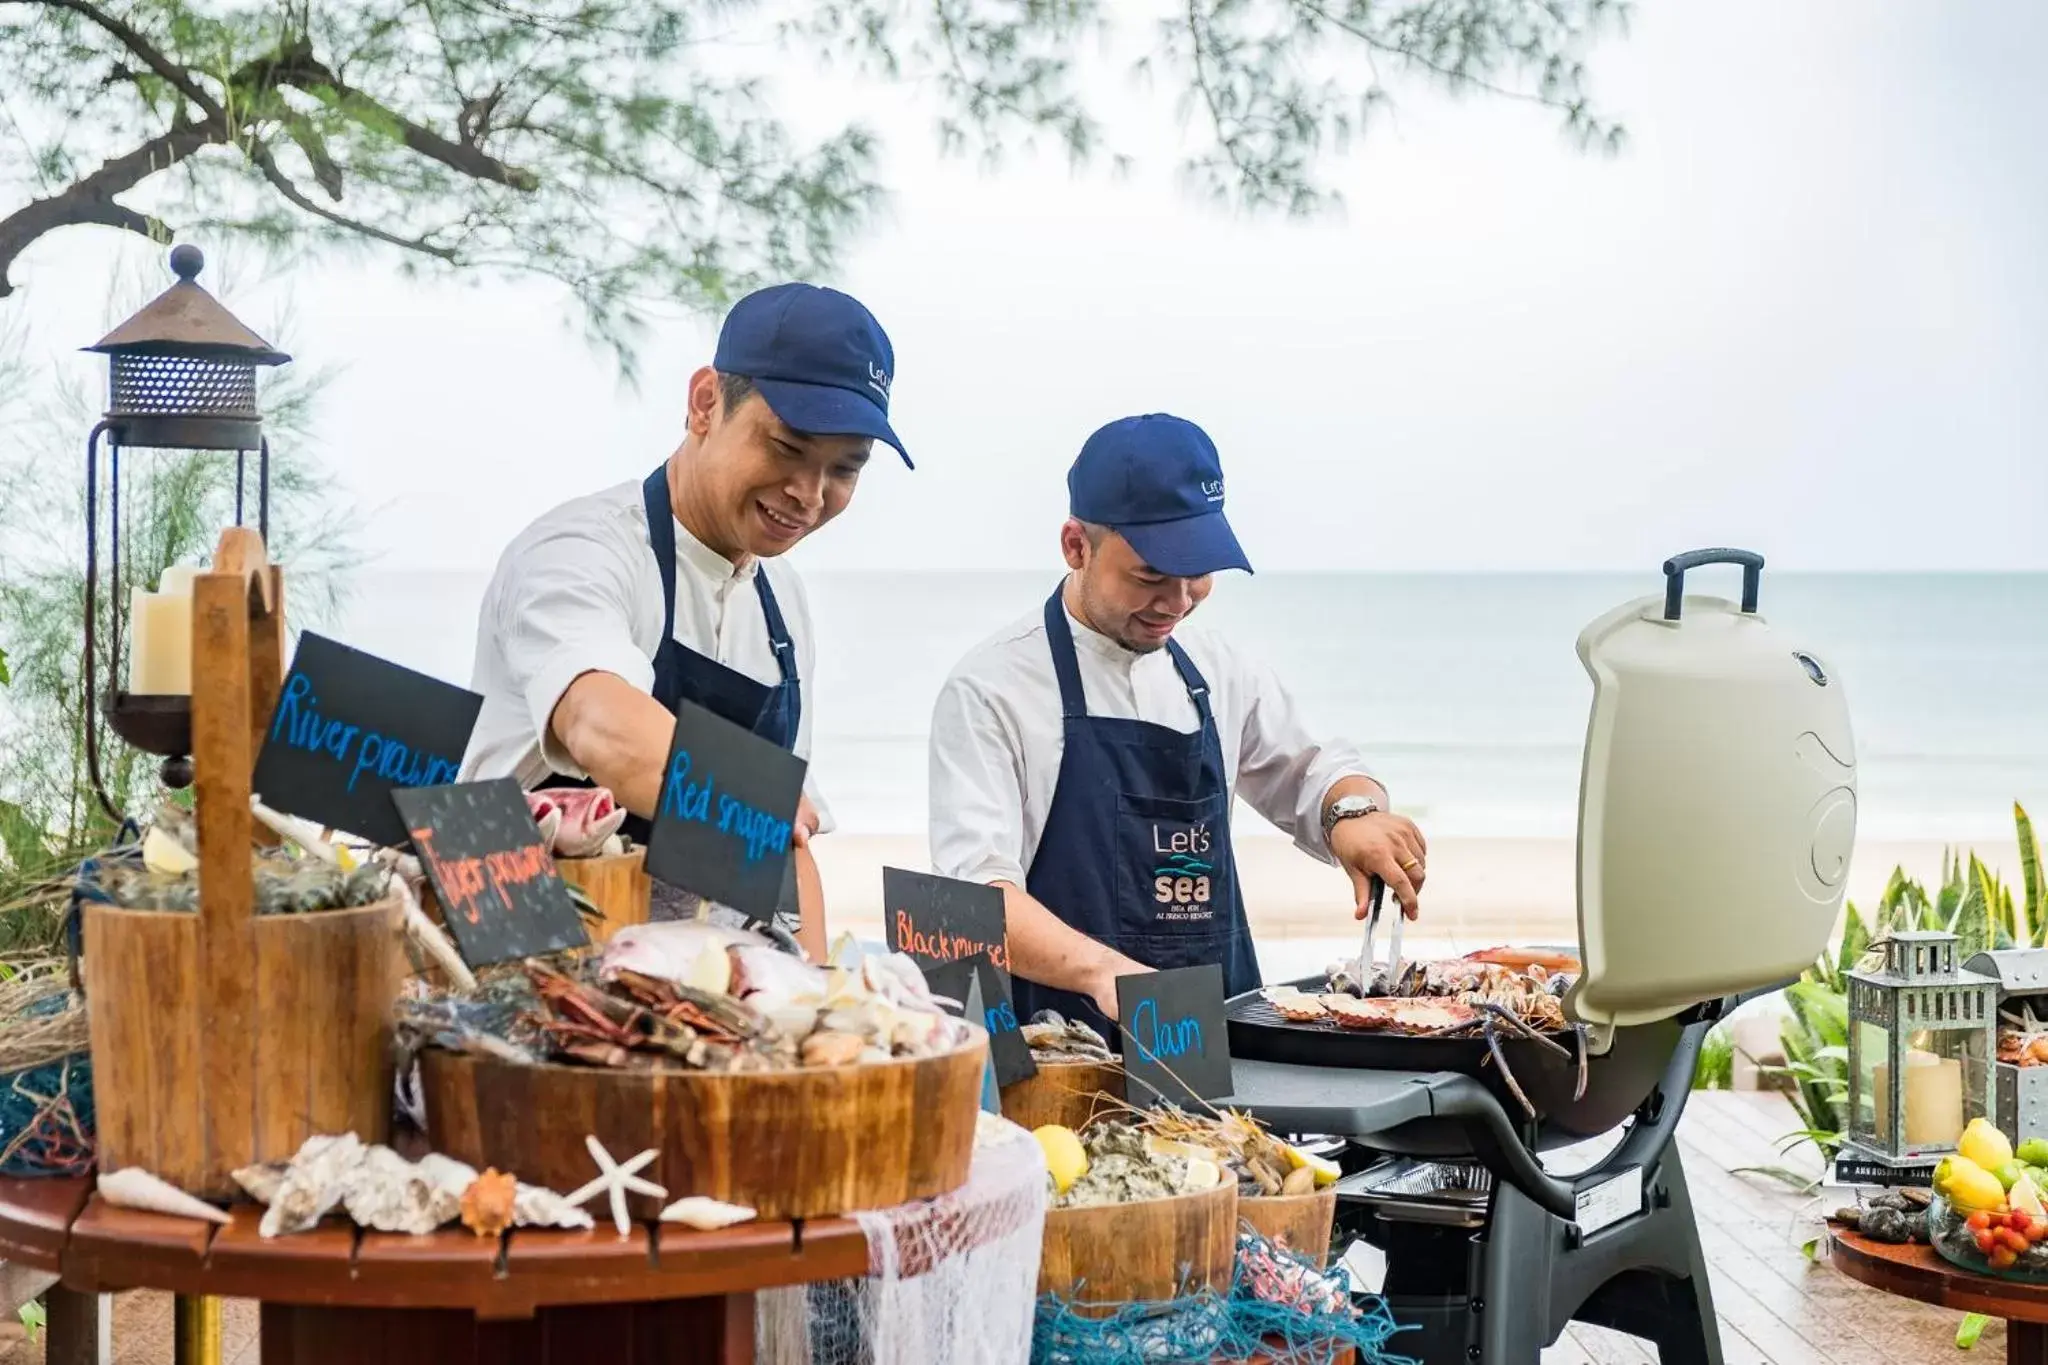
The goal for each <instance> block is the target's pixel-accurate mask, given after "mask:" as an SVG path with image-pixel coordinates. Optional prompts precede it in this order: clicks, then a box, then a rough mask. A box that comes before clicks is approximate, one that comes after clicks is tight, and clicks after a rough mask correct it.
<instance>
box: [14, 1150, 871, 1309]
mask: <svg viewBox="0 0 2048 1365" xmlns="http://www.w3.org/2000/svg"><path fill="white" fill-rule="evenodd" d="M228 1212H229V1214H230V1216H231V1217H232V1219H233V1221H232V1222H230V1223H227V1224H224V1225H222V1224H214V1223H206V1222H201V1221H199V1220H197V1219H191V1218H173V1217H169V1216H167V1215H164V1214H156V1213H142V1212H138V1211H136V1210H134V1209H123V1208H117V1207H115V1206H114V1205H111V1204H109V1203H107V1202H106V1201H104V1200H102V1199H101V1198H100V1197H99V1196H98V1195H97V1194H94V1193H93V1192H92V1181H91V1180H90V1179H86V1178H79V1179H72V1180H0V1260H9V1261H18V1262H20V1263H22V1264H24V1265H27V1266H30V1267H32V1268H36V1269H40V1270H46V1271H51V1272H54V1273H58V1274H61V1275H62V1276H63V1277H64V1283H65V1284H66V1285H67V1286H68V1287H70V1288H72V1289H76V1290H82V1291H86V1292H95V1293H97V1292H108V1291H113V1290H119V1289H166V1290H170V1291H172V1292H173V1293H178V1294H212V1295H218V1296H221V1297H224V1298H244V1299H260V1300H266V1301H269V1302H273V1303H290V1304H319V1305H330V1306H337V1307H378V1308H463V1309H468V1310H470V1311H472V1312H474V1313H476V1315H477V1316H478V1317H481V1318H521V1317H529V1316H531V1315H532V1314H533V1312H534V1310H535V1309H537V1308H543V1307H553V1306H556V1305H562V1304H603V1303H638V1302H648V1301H653V1300H659V1299H681V1298H696V1297H702V1296H708V1295H720V1294H735V1293H745V1292H749V1291H752V1290H756V1289H768V1288H773V1287H776V1286H779V1285H789V1284H806V1283H809V1282H811V1281H813V1280H828V1279H841V1278H845V1277H848V1276H858V1275H865V1274H866V1273H867V1268H868V1247H867V1239H866V1238H865V1237H864V1236H863V1235H862V1233H861V1230H860V1226H859V1225H858V1224H857V1223H855V1222H853V1221H852V1220H850V1219H846V1218H826V1219H810V1220H806V1221H800V1222H792V1223H742V1224H740V1225H739V1226H738V1227H732V1228H726V1229H723V1230H722V1231H718V1232H698V1231H694V1230H692V1229H688V1228H684V1227H680V1226H678V1225H676V1224H671V1223H655V1224H645V1223H639V1224H635V1225H634V1226H633V1228H632V1230H631V1232H629V1233H628V1234H627V1235H626V1236H624V1237H620V1236H619V1234H618V1230H617V1229H616V1228H615V1227H614V1226H613V1225H612V1224H611V1223H610V1221H609V1220H607V1219H600V1220H599V1224H598V1226H597V1228H595V1229H594V1230H591V1231H587V1232H579V1231H567V1232H565V1231H556V1230H537V1229H531V1228H516V1229H513V1230H511V1231H509V1232H506V1233H505V1234H503V1235H502V1236H498V1237H478V1236H476V1235H475V1234H474V1233H472V1232H470V1231H469V1230H468V1229H467V1228H463V1227H460V1226H456V1227H454V1228H452V1229H443V1230H442V1231H440V1232H435V1233H429V1234H428V1235H426V1236H424V1237H411V1236H407V1235H405V1234H403V1233H385V1232H364V1231H361V1230H359V1229H357V1228H356V1227H354V1226H353V1225H351V1224H350V1223H348V1222H347V1221H346V1220H344V1219H338V1218H335V1219H329V1220H327V1221H325V1222H323V1223H321V1224H320V1226H318V1227H316V1228H312V1229H309V1230H307V1231H305V1232H298V1233H293V1234H291V1235H289V1236H284V1237H274V1238H265V1237H263V1236H261V1235H260V1234H259V1233H258V1232H257V1224H258V1222H259V1221H260V1219H261V1218H262V1214H263V1211H262V1209H260V1208H258V1207H256V1206H255V1205H253V1204H238V1205H236V1206H234V1207H233V1208H231V1209H229V1210H228Z"/></svg>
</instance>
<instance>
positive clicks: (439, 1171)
mask: <svg viewBox="0 0 2048 1365" xmlns="http://www.w3.org/2000/svg"><path fill="white" fill-rule="evenodd" d="M414 1164H415V1165H416V1166H418V1168H419V1172H420V1174H421V1175H422V1176H425V1177H426V1178H427V1180H429V1181H430V1182H432V1183H433V1184H434V1185H435V1186H436V1187H437V1188H440V1189H443V1190H446V1191H448V1192H449V1193H450V1194H452V1195H454V1196H455V1197H456V1198H458V1199H459V1198H461V1197H462V1194H463V1192H464V1191H466V1190H467V1189H468V1188H469V1187H470V1186H471V1185H472V1184H474V1183H475V1182H476V1176H477V1172H476V1167H474V1166H470V1165H467V1164H465V1163H463V1162H460V1161H457V1160H456V1159H455V1158H454V1157H452V1156H443V1155H441V1154H440V1153H439V1152H428V1153H427V1154H426V1155H425V1156H423V1157H421V1158H420V1159H419V1160H418V1161H417V1162H415V1163H414Z"/></svg>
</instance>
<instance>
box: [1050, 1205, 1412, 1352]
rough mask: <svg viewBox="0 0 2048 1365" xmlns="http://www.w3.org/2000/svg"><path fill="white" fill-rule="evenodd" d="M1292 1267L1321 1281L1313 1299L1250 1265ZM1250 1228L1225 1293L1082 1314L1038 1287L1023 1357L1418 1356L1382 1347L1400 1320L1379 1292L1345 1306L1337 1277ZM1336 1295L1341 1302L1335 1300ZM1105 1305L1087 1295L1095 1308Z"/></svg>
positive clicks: (1398, 1329)
mask: <svg viewBox="0 0 2048 1365" xmlns="http://www.w3.org/2000/svg"><path fill="white" fill-rule="evenodd" d="M1276 1265H1278V1266H1294V1267H1298V1268H1299V1270H1300V1271H1301V1272H1302V1274H1303V1276H1304V1277H1305V1278H1306V1279H1307V1280H1308V1281H1309V1282H1312V1283H1316V1284H1319V1285H1321V1286H1323V1287H1324V1288H1325V1289H1326V1290H1327V1291H1328V1293H1327V1295H1326V1296H1325V1297H1324V1303H1325V1305H1328V1306H1323V1307H1317V1306H1309V1305H1306V1304H1301V1303H1300V1302H1299V1300H1301V1299H1302V1298H1304V1297H1316V1296H1291V1297H1293V1298H1295V1299H1296V1300H1297V1302H1293V1303H1290V1302H1278V1301H1275V1300H1274V1299H1271V1298H1266V1297H1261V1293H1260V1291H1261V1290H1262V1289H1264V1290H1267V1291H1268V1292H1270V1285H1271V1282H1272V1276H1271V1275H1270V1274H1262V1273H1260V1269H1259V1267H1261V1266H1264V1267H1268V1268H1270V1267H1273V1266H1276ZM1340 1274H1341V1272H1331V1273H1326V1272H1323V1271H1320V1270H1318V1269H1317V1268H1316V1267H1315V1265H1314V1264H1313V1263H1312V1262H1310V1261H1308V1260H1306V1259H1304V1258H1302V1257H1299V1256H1295V1255H1292V1254H1291V1253H1289V1252H1287V1251H1285V1250H1283V1249H1281V1248H1279V1247H1276V1246H1274V1245H1273V1244H1272V1243H1270V1242H1268V1241H1266V1239H1265V1238H1263V1237H1260V1236H1259V1235H1258V1234H1257V1233H1254V1232H1250V1231H1248V1230H1247V1231H1245V1232H1243V1233H1242V1234H1241V1235H1240V1237H1239V1239H1238V1255H1237V1267H1236V1271H1235V1273H1234V1275H1233V1277H1232V1281H1231V1286H1230V1293H1229V1294H1228V1295H1220V1294H1217V1293H1215V1292H1214V1291H1212V1290H1203V1291H1201V1292H1200V1293H1196V1294H1190V1295H1187V1296H1185V1297H1182V1298H1178V1299H1173V1300H1171V1301H1168V1302H1163V1303H1127V1304H1120V1305H1116V1306H1115V1311H1114V1312H1112V1313H1110V1314H1108V1316H1105V1317H1094V1316H1084V1315H1083V1314H1081V1313H1080V1312H1077V1311H1076V1309H1075V1306H1074V1304H1073V1303H1072V1302H1071V1301H1069V1300H1068V1299H1066V1298H1064V1297H1062V1296H1060V1295H1055V1294H1044V1295H1041V1296H1040V1297H1039V1300H1038V1317H1037V1322H1036V1326H1035V1328H1034V1330H1033V1332H1032V1337H1031V1365H1200V1363H1205V1362H1208V1361H1212V1360H1215V1359H1217V1358H1219V1357H1220V1358H1223V1359H1229V1360H1249V1359H1252V1358H1254V1357H1264V1358H1265V1359H1268V1360H1271V1361H1273V1362H1275V1365H1328V1362H1330V1361H1332V1360H1338V1359H1342V1358H1343V1353H1344V1352H1345V1351H1346V1350H1355V1351H1356V1352H1357V1353H1358V1354H1357V1357H1356V1359H1357V1361H1358V1365H1417V1362H1416V1361H1414V1360H1412V1359H1411V1358H1409V1357H1407V1356H1401V1355H1394V1354H1390V1353H1389V1351H1388V1343H1389V1342H1390V1341H1391V1340H1392V1339H1393V1337H1394V1336H1395V1335H1396V1334H1397V1333H1399V1332H1402V1331H1406V1330H1408V1329H1406V1328H1403V1327H1401V1326H1400V1325H1399V1324H1397V1323H1396V1322H1395V1321H1394V1317H1393V1314H1391V1313H1389V1312H1388V1311H1387V1307H1386V1305H1385V1304H1384V1303H1383V1302H1381V1301H1380V1300H1378V1299H1376V1298H1375V1299H1368V1300H1367V1301H1366V1303H1365V1306H1363V1307H1356V1306H1353V1305H1352V1303H1351V1299H1350V1295H1349V1293H1348V1291H1347V1290H1345V1289H1343V1288H1341V1285H1342V1281H1341V1279H1339V1278H1337V1276H1338V1275H1340ZM1338 1305H1341V1306H1338ZM1104 1306H1105V1305H1091V1306H1090V1308H1091V1311H1093V1312H1100V1311H1102V1308H1103V1307H1104Z"/></svg>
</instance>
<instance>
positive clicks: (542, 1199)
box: [512, 1185, 596, 1228]
mask: <svg viewBox="0 0 2048 1365" xmlns="http://www.w3.org/2000/svg"><path fill="white" fill-rule="evenodd" d="M512 1223H513V1226H515V1227H522V1228H588V1227H595V1226H596V1222H595V1221H594V1220H593V1219H592V1218H591V1216H590V1215H589V1213H587V1212H585V1211H584V1210H582V1209H579V1208H577V1207H576V1206H575V1205H574V1204H571V1203H570V1202H569V1201H568V1200H566V1199H564V1198H562V1196H561V1195H559V1194H556V1193H555V1192H554V1191H553V1190H550V1189H544V1188H543V1187H541V1186H539V1185H521V1186H520V1187H519V1191H518V1193H517V1194H515V1195H514V1196H513V1197H512Z"/></svg>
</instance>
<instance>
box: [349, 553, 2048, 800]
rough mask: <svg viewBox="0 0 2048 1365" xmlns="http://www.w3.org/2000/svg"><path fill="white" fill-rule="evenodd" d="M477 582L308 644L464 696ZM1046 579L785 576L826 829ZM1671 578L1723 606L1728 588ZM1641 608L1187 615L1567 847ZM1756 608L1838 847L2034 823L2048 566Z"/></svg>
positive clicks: (1581, 585)
mask: <svg viewBox="0 0 2048 1365" xmlns="http://www.w3.org/2000/svg"><path fill="white" fill-rule="evenodd" d="M1722 577H1726V578H1727V579H1728V580H1729V581H1728V582H1727V583H1725V584H1724V583H1722V582H1721V581H1720V579H1721V578H1722ZM487 578H488V574H487V573H485V572H481V571H479V572H476V573H452V572H430V573H417V574H413V573H396V572H392V571H389V570H379V569H374V568H373V569H366V570H363V571H360V572H359V573H358V574H357V575H356V576H355V578H354V579H353V583H352V589H353V598H352V601H351V603H350V606H349V608H348V610H347V612H346V615H345V616H344V618H343V619H342V620H340V621H339V622H336V623H332V625H331V627H330V628H331V629H332V631H333V633H335V634H336V635H338V636H339V638H341V639H343V640H346V641H347V642H349V643H351V644H354V645H356V646H358V647H360V648H363V649H367V650H370V651H372V652H374V653H377V654H381V655H383V656H385V657H386V658H389V659H392V660H394V661H395V662H398V663H402V664H405V665H407V666H408V667H411V668H416V669H419V670H421V671H422V672H426V673H430V674H433V675H435V676H437V677H441V678H445V679H447V680H449V681H451V682H456V683H462V684H467V682H468V680H469V671H470V663H471V658H472V655H473V652H474V649H475V636H476V607H477V603H478V601H479V600H480V599H481V597H482V594H483V589H484V585H485V583H486V581H487ZM1057 579H1058V574H1057V571H1056V570H1055V571H1048V572H1046V573H1015V572H987V573H975V572H943V573H940V572H934V573H924V574H906V573H844V572H842V573H827V572H816V573H809V574H806V577H805V582H806V585H807V586H808V588H809V591H810V595H811V605H812V611H813V614H814V615H815V616H816V618H817V623H818V635H819V640H818V653H819V678H818V686H817V688H816V693H817V695H816V696H806V697H805V699H804V703H805V706H806V707H814V708H815V714H816V719H815V721H814V725H815V727H816V740H815V752H814V754H813V762H814V763H815V765H816V767H817V769H818V775H819V778H820V781H821V782H822V783H823V784H824V785H825V791H826V794H827V797H828V799H829V800H830V801H831V803H832V805H833V808H834V811H835V812H836V814H837V816H838V818H839V821H840V825H841V828H842V829H844V830H847V831H849V832H855V833H864V834H920V833H922V832H923V829H924V822H925V792H926V778H925V762H926V759H925V743H926V735H927V730H928V725H929V720H930V713H931V704H932V699H933V697H934V696H935V695H936V694H937V691H938V687H939V684H940V683H941V682H942V681H943V679H944V678H945V675H946V673H947V672H948V671H949V670H950V669H951V667H952V665H953V663H954V662H955V661H956V660H957V659H958V658H959V657H960V655H961V654H962V653H963V652H965V651H966V650H967V649H968V648H969V647H971V646H972V645H973V644H974V643H975V642H976V641H977V640H979V639H980V638H981V637H982V636H984V635H985V634H987V633H988V632H990V631H992V630H995V629H997V628H998V627H1000V626H1002V625H1003V624H1005V623H1007V622H1008V621H1010V620H1012V619H1013V618H1015V617H1017V616H1019V615H1021V614H1023V613H1024V612H1026V611H1029V610H1032V609H1034V608H1035V607H1036V606H1037V605H1038V604H1039V603H1040V602H1042V601H1043V600H1044V598H1045V595H1046V594H1047V593H1048V592H1050V591H1051V590H1052V587H1053V585H1054V583H1055V582H1057ZM1688 586H1689V587H1691V588H1692V589H1693V591H1696V592H1712V593H1732V592H1733V590H1734V571H1733V570H1726V569H1718V570H1710V571H1708V574H1707V576H1706V577H1705V578H1704V581H1701V582H1700V583H1698V584H1697V585H1693V584H1690V583H1689V584H1688ZM1661 591H1662V579H1661V577H1659V576H1658V575H1656V574H1633V575H1622V574H1527V575H1510V574H1415V575H1396V574H1308V573H1296V574H1287V573H1271V574H1260V575H1257V576H1256V577H1252V578H1245V577H1243V576H1241V575H1228V576H1226V577H1225V580H1224V581H1222V582H1220V583H1219V584H1218V586H1217V589H1216V591H1215V593H1214V594H1213V595H1212V596H1211V597H1210V599H1209V601H1208V602H1207V603H1205V604H1204V605H1203V607H1202V608H1201V610H1200V613H1199V616H1198V619H1200V620H1202V621H1204V622H1205V623H1206V624H1208V625H1209V626H1210V627H1212V628H1218V629H1222V630H1225V631H1228V632H1230V634H1231V635H1232V637H1233V639H1235V640H1236V641H1237V642H1238V643H1239V644H1240V645H1242V646H1244V647H1247V648H1250V649H1252V650H1254V651H1256V652H1258V653H1261V654H1263V655H1264V656H1265V657H1266V658H1268V659H1269V660H1270V661H1271V662H1272V664H1273V666H1274V668H1275V669H1276V670H1277V671H1278V673H1279V675H1280V677H1281V678H1282V679H1283V680H1284V681H1285V683H1286V685H1287V686H1288V687H1289V688H1290V689H1291V690H1292V691H1293V692H1294V693H1295V695H1296V696H1297V698H1298V699H1299V700H1300V702H1301V704H1302V706H1303V708H1304V710H1305V712H1306V714H1307V716H1308V718H1309V720H1310V723H1311V724H1312V725H1314V726H1315V727H1316V728H1317V729H1319V730H1325V731H1329V732H1335V733H1343V734H1346V735H1349V736H1350V737H1352V738H1353V739H1355V740H1357V741H1358V742H1359V743H1361V744H1362V745H1364V747H1365V749H1366V752H1367V753H1369V754H1371V755H1373V756H1374V759H1375V761H1376V763H1377V764H1378V767H1379V776H1381V777H1382V779H1383V780H1384V781H1386V783H1387V784H1388V786H1389V788H1390V789H1391V790H1392V792H1393V793H1394V796H1395V799H1396V801H1397V802H1398V803H1399V805H1400V806H1401V807H1402V808H1403V809H1404V810H1407V811H1409V812H1411V813H1412V814H1413V815H1414V816H1415V818H1416V819H1418V820H1419V821H1421V822H1423V823H1424V825H1425V827H1426V829H1427V830H1428V831H1429V832H1430V833H1431V834H1432V835H1437V836H1477V837H1512V836H1521V837H1553V836H1554V837H1566V836H1569V835H1571V833H1572V832H1573V830H1574V828H1575V827H1576V823H1577V801H1578V783H1579V758H1580V752H1581V746H1582V744H1583V740H1584V733H1585V724H1586V713H1587V708H1588V706H1589V704H1590V702H1591V699H1592V684H1591V682H1590V680H1589V679H1588V678H1587V677H1586V674H1585V672H1584V670H1583V669H1582V668H1581V666H1580V664H1579V661H1578V657H1577V655H1576V654H1575V652H1574V648H1573V647H1574V642H1575V641H1576V639H1577V637H1578V633H1579V631H1580V630H1581V629H1582V628H1583V627H1584V626H1585V625H1586V624H1587V623H1588V622H1590V621H1591V620H1593V619H1594V618H1595V617H1597V616H1599V615H1600V614H1602V613H1603V612H1605V611H1607V610H1608V609H1609V608H1611V607H1613V606H1616V605H1618V604H1620V603H1622V602H1625V601H1628V600H1630V599H1632V598H1636V597H1641V596H1646V595H1650V594H1656V593H1661ZM1760 605H1761V608H1762V611H1763V614H1764V615H1765V616H1766V617H1767V618H1769V619H1770V620H1771V621H1772V623H1773V624H1774V625H1777V626H1779V627H1782V628H1785V629H1787V630H1790V631H1793V632H1795V634H1796V638H1797V639H1798V640H1799V641H1800V642H1801V643H1802V644H1803V645H1804V646H1805V647H1807V648H1809V649H1810V650H1811V651H1812V652H1813V653H1814V654H1816V655H1818V656H1819V657H1821V658H1823V659H1824V660H1826V661H1827V663H1828V665H1829V668H1830V671H1831V673H1832V674H1833V675H1834V676H1835V677H1836V678H1837V679H1839V680H1840V682H1841V684H1842V685H1843V686H1844V687H1845V688H1846V689H1847V692H1848V696H1849V706H1850V717H1851V723H1852V725H1853V728H1854V731H1855V738H1856V748H1857V758H1858V767H1859V775H1858V785H1859V790H1860V796H1861V806H1862V815H1861V819H1860V821H1859V828H1858V833H1859V837H1863V838H1870V839H1894V838H1940V839H1957V840H1963V839H1981V838H1986V837H1992V838H1998V837H2009V831H2010V829H2011V809H2012V803H2013V801H2014V800H2020V801H2032V802H2034V803H2036V804H2037V805H2038V806H2039V807H2040V808H2041V809H2042V810H2043V812H2044V813H2048V574H2010V575H1990V574H1930V575H1873V574H1842V575H1827V574H1794V573H1772V572H1770V571H1768V570H1767V571H1766V572H1765V574H1764V580H1763V589H1762V595H1761V603H1760ZM1733 795H1735V798H1736V799H1739V794H1733ZM1240 818H1241V819H1243V820H1244V821H1245V822H1246V823H1245V824H1244V825H1243V826H1242V829H1243V832H1245V833H1254V832H1270V828H1269V827H1264V822H1263V821H1259V820H1257V818H1256V817H1254V816H1251V815H1249V813H1248V812H1244V811H1243V810H1242V808H1240Z"/></svg>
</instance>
